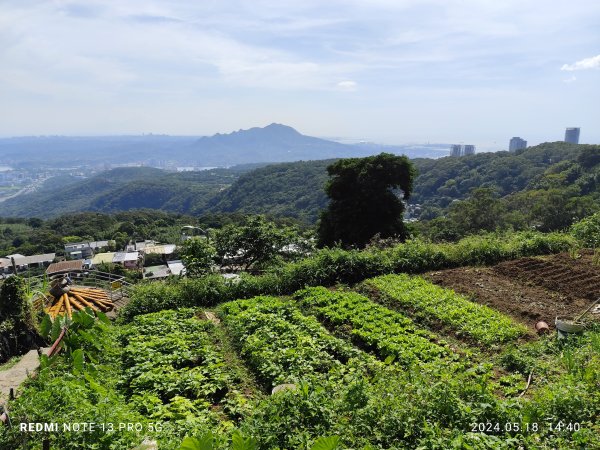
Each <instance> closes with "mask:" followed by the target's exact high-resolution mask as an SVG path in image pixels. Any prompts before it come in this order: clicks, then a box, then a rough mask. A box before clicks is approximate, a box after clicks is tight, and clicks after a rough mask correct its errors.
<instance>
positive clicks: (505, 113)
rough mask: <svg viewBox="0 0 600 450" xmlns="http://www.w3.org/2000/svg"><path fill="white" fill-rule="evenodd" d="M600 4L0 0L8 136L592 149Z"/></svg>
mask: <svg viewBox="0 0 600 450" xmlns="http://www.w3.org/2000/svg"><path fill="white" fill-rule="evenodd" d="M598 24H600V2H598V1H596V0H588V1H583V0H571V1H569V2H559V1H554V0H545V1H541V0H540V1H538V0H531V1H530V0H519V1H517V0H502V1H499V0H495V1H494V0H491V1H489V0H462V1H454V0H431V1H428V0H421V1H411V0H395V1H391V0H368V1H363V0H347V1H338V0H329V1H327V2H324V1H314V0H303V1H286V0H279V1H271V0H253V1H245V0H237V1H236V0H233V1H216V0H205V1H198V2H195V1H185V0H164V1H151V0H144V1H141V0H139V1H138V0H127V1H124V0H121V1H116V0H98V1H97V0H85V1H83V0H79V1H77V0H73V1H62V0H54V1H51V0H44V1H32V0H18V1H12V0H3V1H1V2H0V135H1V136H16V135H41V134H64V135H94V134H101V135H106V134H141V133H165V134H185V135H210V134H214V133H217V132H221V133H226V132H230V131H233V130H237V129H240V128H250V127H253V126H265V125H268V124H269V123H271V122H279V123H284V124H287V125H290V126H293V127H295V128H296V129H298V130H299V131H300V132H302V133H304V134H309V135H314V136H323V137H338V138H347V139H368V140H372V141H375V142H381V143H388V144H400V143H409V142H444V143H452V142H456V143H459V142H464V143H475V144H477V145H478V146H479V148H480V149H482V150H485V149H501V148H505V147H506V146H507V143H508V140H509V139H510V137H512V136H521V137H523V138H525V139H527V140H528V141H529V142H530V143H531V144H535V143H538V142H543V141H553V140H561V139H562V138H563V135H564V128H565V127H567V126H580V127H581V128H582V131H581V141H582V142H589V143H600V127H598V118H599V117H600V111H599V109H600V31H599V27H598Z"/></svg>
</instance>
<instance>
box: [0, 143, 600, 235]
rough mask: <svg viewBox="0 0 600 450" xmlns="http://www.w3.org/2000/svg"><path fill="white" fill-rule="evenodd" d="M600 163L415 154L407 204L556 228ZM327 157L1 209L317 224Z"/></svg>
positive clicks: (549, 152)
mask: <svg viewBox="0 0 600 450" xmlns="http://www.w3.org/2000/svg"><path fill="white" fill-rule="evenodd" d="M599 160H600V146H597V145H596V146H595V145H573V144H566V143H564V142H553V143H544V144H540V145H538V146H535V147H530V148H528V149H525V150H523V151H520V152H517V153H509V152H498V153H482V154H476V155H473V156H466V157H461V158H452V157H446V158H440V159H415V160H413V163H414V164H415V166H416V168H417V170H418V173H419V175H418V177H417V178H416V181H415V185H414V190H413V193H412V196H411V199H410V203H412V204H420V205H421V208H420V210H419V211H420V215H419V216H418V217H419V218H420V219H421V220H424V221H427V220H431V219H436V220H437V222H433V224H432V226H434V227H436V228H445V229H448V230H450V231H449V232H444V233H446V234H447V236H446V237H447V238H450V237H452V236H454V237H456V236H458V235H464V233H465V232H471V231H475V230H477V229H488V230H490V229H491V230H493V229H495V228H497V227H500V228H509V227H512V228H516V229H525V228H531V227H535V228H538V229H541V230H554V229H560V228H564V227H565V226H568V225H569V224H570V223H572V222H573V221H574V220H575V219H579V218H582V217H584V216H585V215H588V214H591V213H592V212H594V211H595V210H597V209H598V206H597V205H598V204H599V203H600V165H599V164H598V161H599ZM333 161H334V160H321V161H299V162H294V163H281V164H273V165H268V166H265V167H259V168H256V166H240V167H233V168H230V169H213V170H207V171H202V172H187V173H167V172H164V171H160V170H158V169H150V168H129V169H114V170H112V171H109V172H106V173H103V174H99V175H97V176H95V177H92V178H89V179H87V180H84V181H75V180H66V181H65V180H60V182H58V180H50V181H49V182H48V183H47V184H46V187H45V188H44V190H43V191H41V192H37V193H34V194H30V195H24V196H20V197H17V198H15V199H12V200H9V201H6V202H4V203H0V216H25V217H35V216H37V217H54V216H57V215H59V214H61V213H65V212H69V211H104V212H115V211H122V210H129V209H138V208H151V209H160V210H164V211H170V212H176V213H183V214H192V215H197V216H202V215H208V214H215V213H216V214H219V213H234V212H236V213H250V214H267V215H270V216H274V217H289V218H293V219H297V220H299V221H301V222H303V223H305V224H313V223H315V222H316V220H317V219H318V217H319V212H320V210H322V209H323V208H325V206H326V205H327V197H326V196H325V194H324V191H323V187H324V184H325V182H326V180H327V171H326V168H327V166H328V165H329V164H331V163H332V162H333ZM252 169H253V170H252ZM477 189H479V190H477ZM481 189H484V190H483V191H481ZM457 200H467V201H466V202H457ZM426 232H427V233H429V231H428V230H426ZM448 233H449V234H448ZM457 233H458V234H457ZM435 234H438V233H437V231H435V232H434V235H435ZM439 237H442V236H439Z"/></svg>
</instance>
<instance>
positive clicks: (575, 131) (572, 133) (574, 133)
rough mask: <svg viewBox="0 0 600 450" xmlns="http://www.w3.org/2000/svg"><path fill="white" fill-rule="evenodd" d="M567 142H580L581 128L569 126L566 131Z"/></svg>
mask: <svg viewBox="0 0 600 450" xmlns="http://www.w3.org/2000/svg"><path fill="white" fill-rule="evenodd" d="M565 142H568V143H570V144H579V128H575V127H572V128H567V130H566V131H565Z"/></svg>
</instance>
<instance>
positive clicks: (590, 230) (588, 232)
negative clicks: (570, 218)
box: [571, 212, 600, 248]
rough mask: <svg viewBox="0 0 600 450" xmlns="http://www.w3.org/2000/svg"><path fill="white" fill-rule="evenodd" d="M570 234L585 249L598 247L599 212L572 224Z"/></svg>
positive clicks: (599, 231) (599, 240)
mask: <svg viewBox="0 0 600 450" xmlns="http://www.w3.org/2000/svg"><path fill="white" fill-rule="evenodd" d="M571 233H572V234H573V236H574V237H575V239H577V240H578V241H579V242H580V243H581V245H583V246H585V247H591V248H597V247H600V212H598V213H596V214H594V215H593V216H590V217H586V218H585V219H583V220H580V221H579V222H577V223H575V224H573V226H572V227H571Z"/></svg>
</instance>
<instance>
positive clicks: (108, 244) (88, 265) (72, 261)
mask: <svg viewBox="0 0 600 450" xmlns="http://www.w3.org/2000/svg"><path fill="white" fill-rule="evenodd" d="M114 246H115V241H93V242H73V243H69V244H65V246H64V250H65V252H64V255H65V256H64V257H61V256H57V255H56V254H55V253H48V254H43V255H31V256H24V255H21V254H13V255H6V256H5V257H0V277H4V276H10V275H11V274H13V273H15V272H17V273H19V272H24V271H28V270H30V269H39V270H44V269H45V270H44V272H45V273H46V274H47V275H52V274H55V273H62V272H69V271H80V270H94V269H98V268H99V267H100V266H101V265H102V264H105V263H110V264H118V265H121V266H123V267H124V268H126V269H130V270H139V271H142V273H144V278H161V277H166V276H169V275H179V274H181V273H182V271H183V270H184V265H183V263H182V262H181V260H175V259H173V256H174V255H175V251H176V248H177V246H176V245H175V244H158V243H156V242H154V241H149V240H146V241H142V242H134V243H131V244H129V245H127V247H126V248H125V249H124V251H107V250H108V249H109V248H114ZM149 255H157V256H158V257H159V258H158V260H157V258H153V261H154V265H153V266H152V267H146V262H147V259H148V256H149ZM157 261H160V263H159V264H158V265H157V264H156V262H157Z"/></svg>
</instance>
